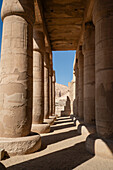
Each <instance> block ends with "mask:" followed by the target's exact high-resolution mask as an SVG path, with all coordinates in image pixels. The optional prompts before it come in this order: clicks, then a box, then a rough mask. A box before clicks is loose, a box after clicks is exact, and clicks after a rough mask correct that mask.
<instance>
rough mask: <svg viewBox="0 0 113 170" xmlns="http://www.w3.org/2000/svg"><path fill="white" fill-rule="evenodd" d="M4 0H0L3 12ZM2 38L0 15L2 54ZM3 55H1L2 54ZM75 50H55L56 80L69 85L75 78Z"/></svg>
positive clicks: (0, 29)
mask: <svg viewBox="0 0 113 170" xmlns="http://www.w3.org/2000/svg"><path fill="white" fill-rule="evenodd" d="M1 5H2V0H0V13H1ZM1 40H2V21H1V17H0V54H1ZM0 56H1V55H0ZM74 57H75V51H53V69H54V70H55V71H56V82H57V83H59V84H64V85H68V82H71V80H72V78H73V62H74Z"/></svg>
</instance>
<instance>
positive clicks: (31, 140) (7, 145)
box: [0, 132, 41, 156]
mask: <svg viewBox="0 0 113 170" xmlns="http://www.w3.org/2000/svg"><path fill="white" fill-rule="evenodd" d="M0 148H3V149H4V150H5V152H6V153H7V154H8V155H9V156H15V155H24V154H30V153H33V152H36V151H38V150H39V149H40V148H41V137H40V135H39V134H37V133H33V132H31V133H30V135H29V136H25V137H19V138H3V137H1V138H0Z"/></svg>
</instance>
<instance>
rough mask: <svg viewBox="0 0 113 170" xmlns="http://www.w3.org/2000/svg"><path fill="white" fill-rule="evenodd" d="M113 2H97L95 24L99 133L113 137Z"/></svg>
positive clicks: (96, 95)
mask: <svg viewBox="0 0 113 170" xmlns="http://www.w3.org/2000/svg"><path fill="white" fill-rule="evenodd" d="M112 11H113V1H112V0H108V1H106V0H103V1H101V0H98V1H97V0H96V2H95V7H94V11H93V20H94V24H95V48H96V49H95V81H96V84H95V90H96V92H95V105H96V106H95V109H96V110H95V111H96V127H97V133H98V134H99V135H100V136H102V137H110V136H112V135H113V13H112Z"/></svg>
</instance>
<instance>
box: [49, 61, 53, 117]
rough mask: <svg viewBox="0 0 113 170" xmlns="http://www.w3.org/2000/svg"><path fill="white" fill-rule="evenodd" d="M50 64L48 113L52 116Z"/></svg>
mask: <svg viewBox="0 0 113 170" xmlns="http://www.w3.org/2000/svg"><path fill="white" fill-rule="evenodd" d="M52 72H53V71H52V65H51V63H50V67H49V106H50V107H49V115H50V116H52Z"/></svg>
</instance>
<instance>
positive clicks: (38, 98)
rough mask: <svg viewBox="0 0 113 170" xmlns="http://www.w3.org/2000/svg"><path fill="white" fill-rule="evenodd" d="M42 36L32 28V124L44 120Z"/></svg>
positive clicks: (35, 28) (35, 27)
mask: <svg viewBox="0 0 113 170" xmlns="http://www.w3.org/2000/svg"><path fill="white" fill-rule="evenodd" d="M44 47H45V46H44V34H43V32H40V31H38V28H37V26H34V32H33V123H34V124H37V123H43V119H44Z"/></svg>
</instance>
